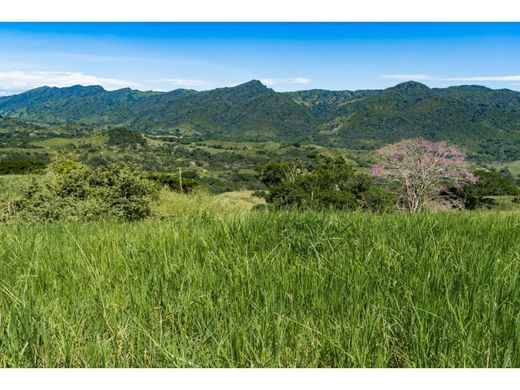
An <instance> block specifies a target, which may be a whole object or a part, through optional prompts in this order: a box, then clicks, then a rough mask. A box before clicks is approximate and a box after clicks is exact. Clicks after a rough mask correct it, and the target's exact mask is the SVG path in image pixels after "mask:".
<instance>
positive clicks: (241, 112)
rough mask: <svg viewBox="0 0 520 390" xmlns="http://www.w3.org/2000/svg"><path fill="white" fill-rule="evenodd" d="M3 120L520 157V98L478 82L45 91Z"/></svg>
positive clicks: (5, 111)
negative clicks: (424, 146) (449, 147)
mask: <svg viewBox="0 0 520 390" xmlns="http://www.w3.org/2000/svg"><path fill="white" fill-rule="evenodd" d="M0 115H3V116H6V117H12V118H17V119H20V120H26V121H32V122H37V123H44V124H61V123H81V124H86V125H92V126H101V127H105V128H110V127H114V126H128V127H131V128H134V129H136V130H139V131H143V132H166V133H172V132H176V133H177V134H181V135H183V136H186V137H198V138H202V139H209V138H214V139H227V140H237V141H267V140H273V141H283V142H286V141H289V142H293V141H294V142H313V143H317V144H321V145H325V146H339V147H349V148H357V149H373V148H376V147H378V146H381V145H382V144H385V143H388V142H395V141H398V140H400V139H403V138H412V137H423V138H427V139H431V140H440V139H444V140H447V141H451V142H455V143H457V144H459V145H461V146H464V147H465V148H466V149H467V150H469V151H472V152H474V153H481V154H482V153H483V154H490V155H497V156H498V155H503V157H504V158H508V159H520V92H516V91H512V90H509V89H491V88H487V87H482V86H478V85H465V86H453V87H448V88H430V87H428V86H426V85H424V84H422V83H419V82H415V81H407V82H403V83H399V84H397V85H395V86H393V87H390V88H386V89H380V90H357V91H349V90H343V91H330V90H322V89H311V90H302V91H293V92H276V91H274V90H273V89H271V88H269V87H267V86H265V85H264V84H262V83H261V82H260V81H259V80H251V81H248V82H246V83H242V84H239V85H237V86H234V87H223V88H217V89H213V90H208V91H195V90H190V89H176V90H173V91H169V92H154V91H139V90H134V89H130V88H122V89H118V90H114V91H107V90H105V89H104V88H103V87H101V86H79V85H76V86H71V87H65V88H56V87H39V88H36V89H33V90H30V91H26V92H24V93H21V94H17V95H12V96H4V97H1V98H0Z"/></svg>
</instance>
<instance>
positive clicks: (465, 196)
mask: <svg viewBox="0 0 520 390" xmlns="http://www.w3.org/2000/svg"><path fill="white" fill-rule="evenodd" d="M475 176H476V177H477V178H478V182H477V183H470V184H467V185H466V186H464V188H452V189H450V193H449V195H448V196H453V195H455V196H457V197H459V198H460V199H461V200H462V201H464V206H465V207H466V208H467V209H476V208H478V207H482V206H491V205H493V204H495V203H496V202H495V200H494V199H493V198H491V197H492V196H497V195H513V196H515V195H519V194H520V188H519V187H518V186H517V184H516V183H515V181H514V178H513V176H512V175H511V173H510V172H509V171H508V170H500V172H493V171H485V170H483V169H479V170H477V171H475Z"/></svg>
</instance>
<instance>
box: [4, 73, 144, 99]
mask: <svg viewBox="0 0 520 390" xmlns="http://www.w3.org/2000/svg"><path fill="white" fill-rule="evenodd" d="M77 84H80V85H101V86H102V87H104V88H105V89H108V90H114V89H119V88H125V87H132V88H140V87H141V85H140V84H138V83H134V82H131V81H126V80H120V79H113V78H104V77H97V76H93V75H89V74H85V73H81V72H44V71H37V72H26V71H20V70H16V71H10V72H0V94H2V95H10V94H15V93H19V92H23V91H27V90H29V89H33V88H37V87H41V86H44V85H47V86H50V87H69V86H71V85H77Z"/></svg>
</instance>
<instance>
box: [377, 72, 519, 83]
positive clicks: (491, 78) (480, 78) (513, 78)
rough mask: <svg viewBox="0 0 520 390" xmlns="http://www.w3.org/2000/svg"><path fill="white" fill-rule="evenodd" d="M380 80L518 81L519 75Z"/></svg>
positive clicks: (392, 76)
mask: <svg viewBox="0 0 520 390" xmlns="http://www.w3.org/2000/svg"><path fill="white" fill-rule="evenodd" d="M379 78H381V79H391V80H402V81H407V80H436V81H505V82H508V81H520V75H511V76H461V77H445V76H442V77H440V76H432V75H428V74H387V75H380V76H379Z"/></svg>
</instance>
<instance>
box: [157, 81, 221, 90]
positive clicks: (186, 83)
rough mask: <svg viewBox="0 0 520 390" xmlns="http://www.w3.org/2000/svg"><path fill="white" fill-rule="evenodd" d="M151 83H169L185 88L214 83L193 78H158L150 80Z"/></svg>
mask: <svg viewBox="0 0 520 390" xmlns="http://www.w3.org/2000/svg"><path fill="white" fill-rule="evenodd" d="M150 82H151V83H168V84H170V85H173V86H177V87H183V88H194V87H202V86H208V85H211V84H212V83H211V82H209V81H206V80H192V79H158V80H150Z"/></svg>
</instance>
